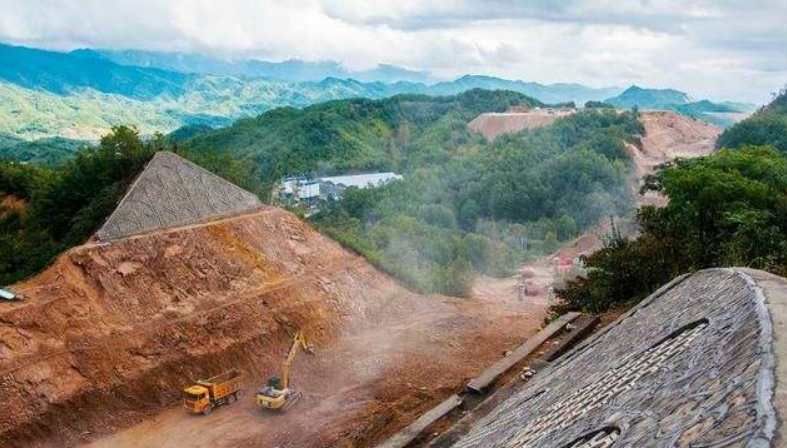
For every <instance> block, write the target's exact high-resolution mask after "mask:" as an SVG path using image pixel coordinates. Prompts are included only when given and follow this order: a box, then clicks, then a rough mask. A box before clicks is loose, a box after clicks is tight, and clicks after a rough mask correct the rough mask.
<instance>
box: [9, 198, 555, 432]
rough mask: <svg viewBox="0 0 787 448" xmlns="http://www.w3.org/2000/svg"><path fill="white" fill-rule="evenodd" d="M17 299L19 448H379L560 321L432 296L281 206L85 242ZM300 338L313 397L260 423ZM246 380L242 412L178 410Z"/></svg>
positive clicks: (503, 302)
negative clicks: (183, 394) (195, 387)
mask: <svg viewBox="0 0 787 448" xmlns="http://www.w3.org/2000/svg"><path fill="white" fill-rule="evenodd" d="M13 289H14V291H17V292H19V293H21V294H22V295H23V296H24V297H25V298H26V299H25V300H24V301H22V302H18V303H0V403H3V406H2V408H0V446H8V447H13V446H64V445H66V446H68V445H78V444H82V443H85V442H91V441H92V442H95V443H96V445H97V446H112V447H117V446H157V447H160V446H171V447H178V446H183V444H184V443H186V441H187V442H188V445H189V446H205V447H208V446H211V447H212V446H271V447H272V446H313V447H328V446H369V445H370V444H372V443H374V442H376V441H379V440H381V439H382V438H384V437H386V436H388V435H390V434H391V433H392V432H393V431H396V430H397V429H399V428H401V427H403V426H405V425H406V424H409V422H411V421H412V419H414V418H415V417H416V416H417V415H418V414H419V413H420V412H422V411H423V410H425V409H428V408H429V407H430V406H432V405H434V404H435V403H436V402H438V401H439V400H441V399H442V398H444V397H445V396H446V395H447V394H449V393H452V392H456V391H457V390H459V389H460V388H461V386H462V385H463V384H464V382H466V380H467V379H468V378H470V377H472V376H473V375H476V374H477V373H478V372H480V371H481V370H482V369H484V368H485V367H487V366H488V365H490V364H491V363H492V362H494V361H496V360H497V359H498V358H499V357H500V356H501V354H502V353H503V351H504V350H508V349H510V348H512V347H514V346H516V345H517V344H518V343H521V342H522V341H523V340H524V339H526V338H527V337H528V336H529V335H531V334H533V333H534V332H535V331H536V330H537V328H538V327H539V326H540V322H541V320H542V319H543V317H544V314H545V306H544V305H545V304H543V303H538V302H527V303H525V302H518V301H516V300H508V299H505V298H497V299H495V298H475V299H454V298H448V297H425V296H420V295H417V294H415V293H412V292H410V291H408V290H406V289H404V288H403V287H401V286H400V285H398V284H397V283H396V282H395V281H393V280H392V279H391V278H389V277H388V276H386V275H384V274H382V273H380V272H378V271H377V270H375V269H374V268H373V267H372V266H370V265H369V264H368V263H366V262H365V261H364V260H363V259H362V258H360V257H359V256H357V255H355V254H353V253H351V252H349V251H347V250H345V249H343V248H342V247H340V246H339V245H338V244H337V243H335V242H334V241H332V240H330V239H328V238H326V237H324V236H322V235H321V234H320V233H318V232H316V231H315V230H314V229H312V228H311V227H309V226H308V225H307V224H305V223H304V222H303V221H301V220H300V219H299V218H297V217H296V216H294V215H292V214H291V213H289V212H286V211H283V210H281V209H277V208H262V209H259V210H256V211H252V212H248V213H245V214H241V215H236V216H233V217H227V218H223V219H218V220H215V221H213V222H209V223H203V224H194V225H189V226H184V227H179V228H171V229H165V230H157V231H154V232H150V233H147V234H143V235H137V236H132V237H126V238H123V239H119V240H115V241H112V242H108V243H90V244H86V245H83V246H80V247H77V248H74V249H72V250H70V251H68V252H66V253H65V254H63V255H62V256H61V257H59V259H58V260H57V261H56V262H55V263H54V264H53V265H52V266H51V267H50V268H49V269H48V270H46V271H45V272H43V273H41V274H40V275H38V276H36V277H34V278H31V279H29V280H27V281H25V282H23V283H21V284H18V285H14V286H13ZM297 329H303V330H304V331H305V333H306V334H307V335H308V336H309V337H310V338H311V341H312V343H313V344H314V346H315V349H316V353H315V355H313V356H309V355H304V356H301V357H300V358H298V359H297V360H296V362H295V365H294V368H293V373H292V375H293V378H294V382H295V385H296V387H298V388H299V389H300V390H301V391H302V392H303V393H304V395H305V398H304V399H303V400H302V402H301V403H298V404H297V405H296V407H295V408H294V409H292V410H290V412H288V413H287V414H285V415H283V416H272V415H266V414H261V413H260V411H259V410H258V409H256V407H255V405H254V403H253V392H254V391H255V390H256V388H257V387H260V386H261V385H263V384H264V382H265V380H266V378H267V377H268V376H269V375H270V374H271V373H274V372H276V371H277V370H278V366H279V363H280V361H281V359H282V357H283V355H284V353H285V352H286V350H287V347H288V344H289V343H290V338H291V337H292V335H293V334H294V332H295V331H296V330H297ZM230 368H237V369H240V370H242V371H244V372H245V373H246V374H247V381H246V382H247V387H246V392H247V393H246V395H245V396H244V398H243V399H242V400H240V401H239V402H238V403H235V404H233V405H230V406H225V407H220V408H218V409H217V410H216V411H215V412H213V413H212V414H211V415H209V416H205V417H203V416H192V415H188V414H186V412H185V411H184V410H183V409H181V408H180V407H179V405H178V403H179V397H180V390H181V388H183V387H184V386H187V385H189V383H190V382H191V381H193V380H195V379H197V378H204V377H207V376H210V375H214V374H217V373H220V372H222V371H224V370H227V369H230ZM124 428H127V429H125V430H123V429H124ZM121 430H122V431H121ZM119 431H120V432H119ZM113 434H114V435H113Z"/></svg>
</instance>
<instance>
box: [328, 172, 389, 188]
mask: <svg viewBox="0 0 787 448" xmlns="http://www.w3.org/2000/svg"><path fill="white" fill-rule="evenodd" d="M398 179H402V175H401V174H396V173H390V172H389V173H368V174H352V175H348V176H330V177H321V178H320V180H321V181H323V182H330V183H332V184H334V185H344V186H345V187H358V188H367V187H376V186H378V185H382V184H384V183H386V182H390V181H392V180H398Z"/></svg>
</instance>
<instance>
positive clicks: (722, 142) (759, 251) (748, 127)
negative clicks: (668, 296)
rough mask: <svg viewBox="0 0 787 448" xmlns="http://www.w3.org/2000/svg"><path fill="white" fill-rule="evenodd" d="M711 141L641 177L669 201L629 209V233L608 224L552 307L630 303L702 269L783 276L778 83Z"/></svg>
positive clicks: (783, 132) (785, 167)
mask: <svg viewBox="0 0 787 448" xmlns="http://www.w3.org/2000/svg"><path fill="white" fill-rule="evenodd" d="M717 146H718V147H719V151H716V152H714V153H713V154H711V155H709V156H706V157H700V158H697V159H690V160H678V161H675V162H673V163H670V164H667V165H665V166H663V167H661V168H660V169H659V170H658V171H657V172H656V173H655V174H654V175H653V176H651V177H650V178H649V179H648V180H647V182H646V183H645V186H644V187H643V189H644V190H646V191H656V192H659V193H660V194H663V195H665V196H667V197H668V198H669V203H668V204H667V205H666V206H665V207H652V206H649V207H643V208H641V209H640V210H639V212H638V214H637V223H638V225H639V233H638V236H637V238H636V239H633V240H631V239H627V238H625V237H623V236H622V235H620V234H619V233H617V232H615V233H614V234H613V235H612V236H611V237H610V238H608V240H607V242H606V245H605V247H604V248H603V249H601V250H599V251H597V252H596V253H594V254H592V255H590V256H589V257H588V258H587V262H586V265H587V267H588V268H589V269H588V271H587V272H588V275H587V277H580V278H577V279H575V280H572V281H570V282H568V284H567V285H566V287H565V288H563V289H560V290H558V291H557V293H558V296H559V297H560V298H561V299H563V301H564V302H563V303H562V304H561V305H559V306H558V307H557V308H556V309H555V311H556V312H559V313H562V312H565V311H567V310H583V311H589V312H594V313H598V312H603V311H604V310H606V309H608V308H610V307H616V306H620V305H625V304H630V303H631V302H632V301H636V300H639V299H642V298H644V297H646V296H648V295H649V294H650V293H651V292H653V291H654V290H655V289H656V288H658V287H659V286H661V285H663V284H664V283H665V282H667V281H669V280H670V279H672V278H674V277H676V276H678V275H680V274H682V273H685V272H693V271H696V270H699V269H704V268H711V267H719V266H748V267H752V268H755V269H762V270H766V271H769V272H773V273H775V274H777V275H781V276H784V275H785V274H787V219H785V218H786V217H787V91H784V90H783V91H782V92H781V93H780V94H779V95H778V96H777V97H776V98H775V99H774V101H773V102H772V103H771V104H769V105H767V106H765V107H763V108H761V109H760V110H759V111H758V112H757V113H755V114H754V115H753V116H751V117H750V118H748V119H746V120H743V121H741V122H740V123H737V124H735V125H734V126H732V127H730V128H728V129H727V130H726V131H725V132H724V133H723V134H722V135H721V136H720V138H719V139H718V141H717Z"/></svg>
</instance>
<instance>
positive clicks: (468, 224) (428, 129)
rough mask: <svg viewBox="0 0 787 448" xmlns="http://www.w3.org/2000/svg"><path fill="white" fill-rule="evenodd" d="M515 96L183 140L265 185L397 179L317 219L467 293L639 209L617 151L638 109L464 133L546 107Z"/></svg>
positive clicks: (340, 235) (318, 114)
mask: <svg viewBox="0 0 787 448" xmlns="http://www.w3.org/2000/svg"><path fill="white" fill-rule="evenodd" d="M538 105H540V103H539V102H538V101H537V100H534V99H532V98H529V97H526V96H523V95H521V94H518V93H515V92H505V91H491V92H490V91H484V90H478V89H476V90H471V91H468V92H465V93H462V94H459V95H457V96H451V97H427V96H413V95H401V96H396V97H393V98H387V99H382V100H367V99H351V100H340V101H330V102H327V103H323V104H317V105H314V106H309V107H306V108H304V109H294V108H283V109H277V110H273V111H270V112H267V113H265V114H263V115H261V116H259V117H256V118H251V119H245V120H240V121H238V122H237V123H235V124H234V125H232V126H230V127H227V128H223V129H218V130H214V131H207V132H203V133H200V132H197V133H196V134H194V135H193V136H192V137H191V138H189V139H186V140H181V141H180V142H179V143H178V147H179V149H180V150H183V151H186V152H187V153H189V154H191V156H192V157H194V158H195V159H196V160H199V158H200V157H201V155H204V154H210V153H211V152H213V151H215V150H216V149H220V150H223V151H228V152H229V153H231V154H232V155H233V156H235V157H238V158H240V159H241V160H245V161H248V162H250V163H251V165H252V166H253V169H254V170H256V175H257V176H258V177H259V178H260V179H262V180H263V182H264V183H265V184H267V185H268V186H269V185H270V184H271V182H275V181H277V180H278V179H279V178H280V177H281V176H284V175H286V174H296V173H319V174H328V173H333V172H348V171H367V170H393V171H396V172H400V173H402V174H404V176H405V178H404V180H403V181H401V182H394V183H393V184H391V185H388V186H385V187H382V188H377V189H374V190H353V191H350V192H349V193H348V195H347V197H346V198H345V199H344V200H343V201H341V202H339V203H335V204H333V205H332V206H330V205H329V206H328V208H327V209H326V210H324V211H323V212H321V213H320V214H318V215H317V216H316V217H315V219H316V222H317V224H318V225H319V226H320V227H321V228H322V229H323V230H324V231H326V232H328V233H329V234H331V235H332V236H333V237H334V238H336V239H338V240H340V241H343V242H344V243H346V244H348V245H350V246H351V247H353V248H355V249H356V250H358V251H359V252H361V253H363V254H364V255H365V256H366V257H367V258H369V259H370V260H372V261H373V262H375V263H377V264H378V266H380V267H382V268H383V269H385V270H387V271H389V272H391V273H393V274H394V275H396V276H397V277H399V278H400V279H402V280H404V281H406V282H408V283H409V284H411V285H412V286H414V287H417V288H420V289H422V290H425V291H441V292H447V293H452V294H463V293H465V292H466V288H467V287H468V286H469V280H468V279H472V272H473V271H477V272H485V273H489V274H494V275H500V274H504V273H507V272H509V269H511V268H512V267H513V266H514V265H515V264H516V261H517V260H518V259H520V257H521V249H522V247H521V244H522V241H523V239H527V241H528V242H529V243H528V248H527V249H528V253H530V254H533V255H536V254H543V253H546V252H549V251H551V250H554V249H555V248H556V247H557V245H558V244H559V241H561V240H566V239H570V238H573V237H574V236H575V235H577V233H578V232H581V231H582V230H584V229H586V228H587V227H588V226H591V225H594V224H595V223H597V222H598V220H599V219H603V218H604V217H606V216H608V215H609V214H610V213H622V212H625V211H626V210H628V209H629V207H631V198H630V196H629V190H628V187H627V183H626V176H627V173H628V170H629V168H628V163H629V162H628V157H627V156H626V153H625V151H624V150H623V142H624V141H626V140H634V139H635V138H636V137H637V135H638V134H639V133H641V132H642V129H641V126H640V124H639V122H638V121H637V119H636V117H635V116H634V115H633V114H631V113H625V114H618V113H616V112H615V111H612V110H587V111H582V112H580V113H577V114H575V115H574V116H571V117H569V118H565V119H562V120H558V122H557V123H556V124H555V125H553V126H551V127H548V128H544V129H540V130H536V131H532V132H524V133H521V134H518V135H513V136H506V137H502V138H498V139H497V140H496V141H495V142H494V143H493V144H490V143H488V142H487V141H486V140H484V139H483V138H482V137H481V136H480V135H478V134H475V133H473V132H471V131H470V130H469V128H468V127H467V122H468V121H470V119H472V118H473V117H475V116H476V115H478V114H479V113H480V112H482V111H498V112H500V111H504V110H507V109H508V108H510V107H511V106H528V107H532V106H538Z"/></svg>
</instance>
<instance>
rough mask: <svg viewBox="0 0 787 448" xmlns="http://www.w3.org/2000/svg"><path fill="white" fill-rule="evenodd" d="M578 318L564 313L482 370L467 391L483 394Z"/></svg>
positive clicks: (575, 314)
mask: <svg viewBox="0 0 787 448" xmlns="http://www.w3.org/2000/svg"><path fill="white" fill-rule="evenodd" d="M578 317H579V313H566V314H564V315H562V316H560V317H559V318H557V319H556V320H555V321H554V322H552V323H550V324H549V325H547V326H546V328H544V329H542V330H541V331H539V332H538V333H537V334H536V335H535V336H533V337H532V338H530V339H528V340H527V341H525V342H524V344H522V345H520V346H519V347H517V348H516V350H514V351H513V352H511V354H510V355H508V356H506V357H505V358H503V359H501V360H500V361H498V362H496V363H494V364H493V365H492V366H491V367H490V368H488V369H486V370H484V372H483V373H482V374H481V375H479V376H478V377H476V378H475V379H473V380H472V381H470V382H469V383H467V389H468V390H470V391H473V392H477V393H481V392H483V391H484V390H486V389H487V388H488V387H489V386H490V385H491V384H492V383H494V382H495V380H496V379H497V378H499V377H500V375H502V374H504V373H505V372H507V371H508V369H510V368H511V367H513V366H514V365H516V364H517V363H518V362H520V361H522V360H523V359H525V358H526V357H527V356H528V355H530V354H531V353H533V351H534V350H535V349H537V348H538V346H539V345H541V344H543V343H544V341H546V340H547V339H549V338H551V337H552V336H554V335H555V334H556V333H557V332H559V331H560V330H562V329H563V327H565V326H566V324H567V323H571V322H573V321H574V320H576V319H577V318H578Z"/></svg>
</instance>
